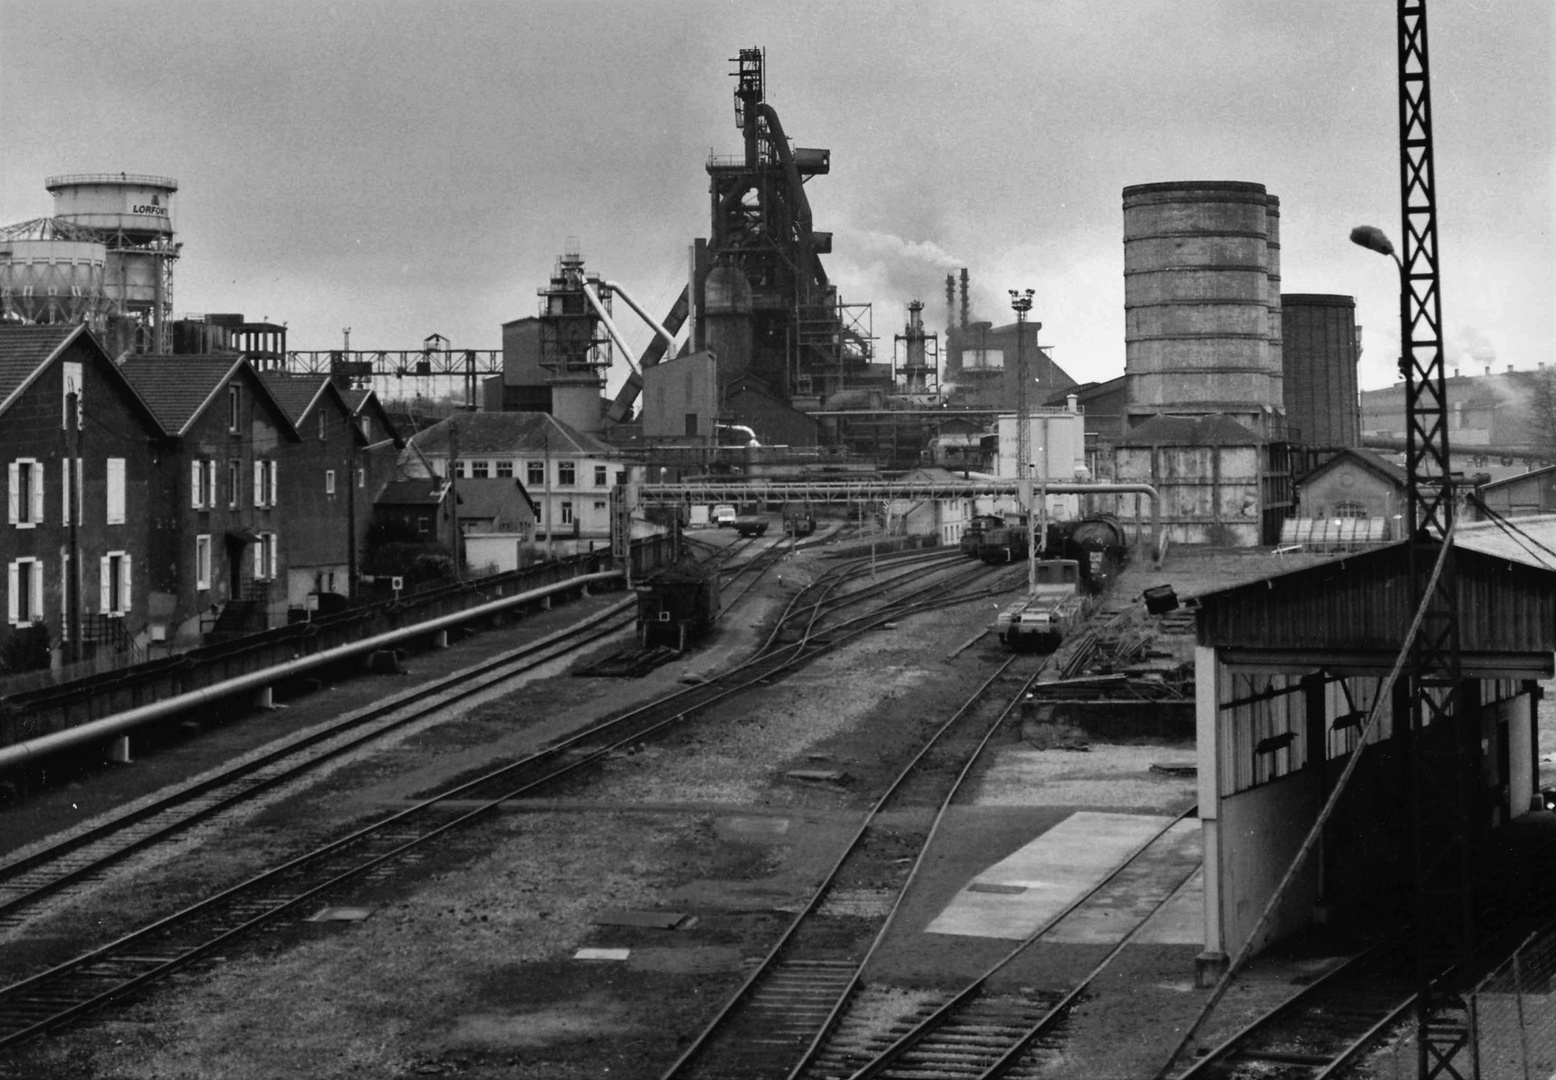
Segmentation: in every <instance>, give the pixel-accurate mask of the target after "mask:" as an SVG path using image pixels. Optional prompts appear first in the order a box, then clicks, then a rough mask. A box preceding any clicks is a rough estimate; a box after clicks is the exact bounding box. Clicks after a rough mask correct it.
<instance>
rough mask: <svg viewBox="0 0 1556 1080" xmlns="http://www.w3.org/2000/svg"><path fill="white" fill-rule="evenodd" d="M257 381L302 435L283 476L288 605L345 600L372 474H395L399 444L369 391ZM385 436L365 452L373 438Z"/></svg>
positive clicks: (305, 378)
mask: <svg viewBox="0 0 1556 1080" xmlns="http://www.w3.org/2000/svg"><path fill="white" fill-rule="evenodd" d="M260 378H261V379H262V380H263V381H264V383H265V385H266V386H267V387H268V388H269V389H270V392H271V393H272V394H273V395H274V396H275V399H276V400H277V401H278V402H280V404H281V406H282V408H284V409H285V410H286V413H287V415H288V417H290V419H291V421H292V425H293V426H294V427H295V428H296V429H297V433H298V435H299V436H301V439H300V441H299V442H298V443H297V444H296V445H295V446H294V447H292V448H291V450H290V453H289V454H288V455H287V458H286V462H285V466H286V467H285V468H284V469H283V470H282V474H281V477H282V478H281V487H282V500H281V501H282V505H283V507H284V509H285V522H286V544H285V548H286V551H285V561H286V599H287V605H288V607H291V608H302V607H304V606H305V605H306V603H307V599H308V596H309V595H310V594H314V593H335V594H336V595H339V596H350V595H351V589H350V583H349V578H348V574H349V572H350V570H351V569H352V567H353V563H352V560H351V554H350V553H351V551H352V550H353V549H354V550H355V551H356V552H357V554H358V557H359V558H360V555H361V552H362V546H363V543H364V541H365V540H366V537H367V527H368V523H369V521H370V520H371V518H372V513H373V502H372V496H373V492H374V491H375V490H376V487H375V481H377V482H380V483H381V482H382V478H381V477H380V476H378V475H376V474H378V473H381V472H382V471H383V470H384V469H385V468H386V467H387V468H389V469H391V470H392V469H393V467H394V458H395V456H396V454H397V453H398V449H399V447H400V446H401V445H403V444H401V443H399V442H398V440H397V439H396V437H395V434H394V429H393V427H392V426H391V425H390V424H389V421H388V417H387V416H386V415H384V413H383V409H382V406H380V405H379V404H378V398H377V396H376V395H375V394H373V393H372V392H371V391H349V390H348V391H345V392H342V391H341V390H340V388H339V387H337V386H336V385H335V384H334V383H333V382H331V381H330V379H329V377H328V376H326V375H290V374H285V373H283V372H275V371H266V372H262V373H261V374H260ZM374 433H378V434H381V435H383V436H384V438H383V439H381V440H380V441H379V443H378V444H377V445H378V446H380V447H382V446H383V444H384V443H387V444H388V448H387V449H388V452H387V453H386V452H382V451H380V450H372V451H370V449H369V447H370V444H372V435H373V434H374Z"/></svg>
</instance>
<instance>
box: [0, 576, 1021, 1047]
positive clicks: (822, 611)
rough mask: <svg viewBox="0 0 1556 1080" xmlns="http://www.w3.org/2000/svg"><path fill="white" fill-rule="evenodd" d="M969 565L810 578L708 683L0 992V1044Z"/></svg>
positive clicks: (668, 719) (276, 915) (905, 605)
mask: <svg viewBox="0 0 1556 1080" xmlns="http://www.w3.org/2000/svg"><path fill="white" fill-rule="evenodd" d="M978 570H979V571H982V572H981V573H979V572H972V573H969V572H966V571H959V572H956V573H952V574H948V575H946V576H945V577H943V578H942V579H940V580H939V581H926V579H925V577H924V573H925V571H924V570H923V569H922V568H917V569H913V570H910V571H909V572H908V573H907V574H905V575H904V576H905V577H907V578H910V579H911V580H909V581H905V582H901V583H899V584H900V586H901V587H903V591H905V592H906V596H905V597H897V598H893V597H889V596H888V597H886V598H885V599H882V598H881V595H882V594H881V592H880V589H881V588H885V586H884V584H881V585H878V587H876V588H871V589H861V590H858V591H857V592H854V593H848V594H844V593H843V591H842V590H843V585H844V584H845V582H846V578H847V575H846V574H841V575H839V576H838V577H836V578H833V579H831V580H827V581H824V582H820V581H819V582H818V583H817V584H816V585H815V586H814V587H812V588H810V589H807V590H806V591H805V593H802V594H800V595H798V596H796V597H795V599H794V600H793V601H791V603H790V605H789V608H788V609H787V610H786V611H785V614H784V619H783V620H780V624H779V625H778V626H777V627H775V628H774V631H773V633H772V634H771V635H770V636H769V638H768V639H767V642H766V644H765V645H764V646H763V647H762V648H761V649H760V650H759V651H758V653H757V655H756V656H755V657H753V658H752V659H750V660H748V661H747V662H745V663H743V664H741V665H739V666H737V667H735V668H733V669H731V670H730V671H728V672H726V673H724V674H722V675H721V676H719V677H717V678H714V679H710V680H708V681H707V682H704V683H700V684H697V685H695V686H691V687H687V688H684V689H681V690H678V691H676V692H675V693H672V694H670V695H667V696H665V697H663V698H660V699H659V700H657V701H654V702H651V703H649V704H647V705H644V706H640V707H638V708H635V709H632V710H629V711H627V712H624V713H622V714H620V715H617V716H615V717H611V718H609V719H605V720H602V721H601V722H600V723H598V724H596V725H594V726H592V727H590V728H588V729H587V730H584V731H580V732H578V733H576V734H574V735H572V736H570V737H568V738H566V739H563V740H560V741H558V742H556V743H554V744H552V745H550V746H548V747H546V748H545V749H543V750H541V751H539V752H537V753H535V754H532V755H529V756H528V757H526V758H524V759H522V760H519V761H513V762H508V763H502V764H498V765H496V766H495V767H493V768H491V769H489V770H487V771H486V772H484V773H482V774H481V775H478V776H475V777H472V778H470V779H467V780H464V781H463V782H459V783H456V784H454V785H452V786H450V787H448V788H446V789H445V790H442V791H439V792H437V793H436V794H434V795H433V796H431V797H429V798H427V799H425V800H423V801H421V802H419V803H417V804H416V805H414V806H411V807H408V808H407V809H405V810H402V811H400V812H398V813H396V814H394V815H392V816H390V817H388V818H386V819H384V820H382V821H379V822H376V823H374V824H372V825H369V826H367V827H364V828H360V829H357V830H355V831H353V832H350V833H349V834H347V835H344V836H341V837H338V838H336V839H333V840H331V841H329V842H327V843H325V844H322V845H321V846H318V847H316V848H314V849H313V850H310V851H307V852H304V853H302V854H299V855H297V856H296V857H293V858H291V859H289V860H288V861H286V862H284V863H282V864H281V865H278V866H275V867H273V868H271V869H269V870H267V871H265V872H263V873H261V874H258V875H256V876H254V877H252V878H250V879H249V880H247V881H244V882H241V883H238V884H236V885H233V886H232V887H230V888H227V889H225V890H223V891H221V892H219V893H218V894H216V895H214V896H211V897H208V898H206V899H204V900H202V901H201V902H199V903H197V904H194V905H191V906H190V907H187V908H185V909H184V910H182V911H180V912H177V913H174V914H171V915H168V916H166V917H165V918H162V919H160V920H159V921H157V922H156V923H154V924H152V925H150V926H147V927H144V928H142V929H139V930H136V931H134V932H132V933H129V934H126V935H125V936H123V937H121V938H119V939H118V940H116V941H113V942H110V943H108V944H106V945H102V946H100V947H98V948H94V949H92V950H90V951H89V952H87V953H84V954H82V955H80V956H77V957H76V958H74V959H72V960H70V961H67V962H66V963H64V964H59V965H56V966H55V967H53V968H50V969H49V970H47V971H42V972H39V973H37V974H35V975H33V976H31V977H29V978H26V979H23V980H22V981H20V982H17V983H14V984H12V985H11V986H8V987H4V988H0V1049H3V1048H5V1047H8V1046H14V1045H17V1044H19V1043H21V1042H24V1041H26V1040H28V1039H31V1038H33V1037H35V1036H37V1035H40V1034H42V1033H44V1032H47V1031H51V1030H55V1029H57V1028H59V1027H61V1026H63V1025H65V1024H68V1023H69V1022H71V1021H72V1020H74V1019H76V1018H78V1017H80V1016H82V1015H85V1014H87V1013H89V1012H91V1011H94V1010H96V1009H98V1008H101V1007H102V1006H104V1005H106V1004H108V1003H109V1002H111V1001H114V1000H116V999H118V998H121V997H123V996H125V995H127V994H130V993H133V992H135V991H136V990H138V989H140V988H142V987H145V986H147V985H149V984H151V983H153V982H156V981H157V980H159V979H161V978H164V977H166V976H167V975H169V974H171V973H173V972H175V971H178V970H180V969H182V968H185V967H187V966H189V965H191V964H194V963H197V962H198V961H200V960H201V959H202V958H203V957H206V956H209V955H211V954H213V952H215V951H217V950H224V949H227V948H229V947H230V946H231V944H232V943H233V942H235V941H236V940H237V939H238V938H240V937H242V936H244V935H246V934H248V933H250V932H252V931H253V930H255V929H257V928H258V927H260V926H263V925H266V924H273V923H274V922H276V921H277V920H280V919H286V918H296V917H300V916H302V915H303V914H304V912H305V911H307V910H310V909H311V907H312V906H313V905H315V904H318V903H321V902H322V901H323V900H324V899H325V898H326V897H328V896H331V895H332V894H335V893H337V892H340V891H341V890H343V889H344V888H345V887H347V886H348V885H349V884H350V883H351V882H353V881H356V880H359V879H362V878H364V877H366V878H368V879H372V878H373V877H375V876H384V875H388V874H390V873H393V868H394V866H395V865H396V864H397V863H400V862H403V861H413V860H415V859H417V858H419V857H420V856H421V854H422V852H424V851H425V850H426V847H425V845H427V844H429V842H431V841H434V840H436V839H437V838H438V837H440V836H443V835H446V834H447V833H449V832H450V831H451V830H454V829H459V828H463V827H467V826H469V825H471V824H474V823H476V822H477V821H479V820H481V819H482V818H484V817H485V816H486V815H488V814H490V813H492V812H493V811H494V810H495V809H496V808H497V807H499V806H500V805H501V804H502V803H503V802H505V801H507V800H508V799H511V798H515V797H519V796H523V795H526V794H531V793H533V792H535V791H537V790H538V789H540V788H542V787H544V786H545V785H548V784H552V783H555V782H556V781H558V780H560V779H561V778H563V777H566V776H571V775H573V774H575V773H577V772H578V771H579V770H581V769H585V768H587V767H588V766H589V765H591V764H593V763H595V762H598V761H601V760H603V759H605V758H606V757H608V756H610V755H612V754H614V753H617V752H619V751H621V750H623V749H625V748H626V747H629V746H634V745H636V744H638V743H640V742H642V741H643V740H645V739H648V738H651V737H654V736H655V735H657V734H658V733H659V732H661V731H664V730H667V729H670V728H673V727H675V726H677V725H680V724H683V723H684V722H685V721H686V720H687V719H688V718H690V717H692V716H694V715H696V714H697V713H699V712H701V711H702V710H704V709H706V708H707V707H708V706H710V705H712V704H714V703H716V702H718V701H721V700H723V699H724V698H727V697H729V696H731V695H733V694H737V693H739V692H740V691H741V690H743V689H745V688H746V687H748V686H752V685H756V684H764V683H766V682H769V681H770V680H771V679H773V678H775V677H778V676H780V675H781V674H782V673H783V672H785V671H786V670H789V669H792V668H794V667H797V666H799V665H801V664H803V663H806V662H808V661H809V660H811V659H813V658H815V657H817V656H820V655H822V654H824V653H825V652H828V651H830V650H831V649H833V648H836V647H837V646H838V645H840V644H842V643H844V642H846V641H848V640H851V639H852V638H853V637H857V636H858V635H860V634H863V633H867V632H869V631H870V630H871V629H873V628H875V627H877V626H879V625H880V624H881V623H883V622H885V621H887V620H890V619H893V618H900V617H902V616H904V615H907V614H912V613H914V612H921V611H926V610H931V609H932V608H934V607H935V606H936V605H942V606H943V605H944V604H946V603H960V602H966V601H967V600H970V599H976V598H981V597H983V596H986V595H988V594H989V591H988V590H986V589H985V590H974V589H970V586H971V585H972V584H973V583H976V582H977V581H979V580H980V579H981V580H984V581H987V580H990V579H991V578H993V577H994V575H990V574H989V573H988V572H987V571H986V569H985V568H982V567H979V568H978ZM867 601H878V602H877V603H875V604H874V606H872V607H871V608H870V610H868V611H866V612H864V613H863V614H856V615H852V616H851V617H849V618H845V619H838V618H837V616H839V615H841V614H845V613H847V612H848V609H849V607H851V606H853V605H856V604H860V603H864V602H867ZM786 622H790V623H795V624H798V626H799V627H800V629H799V630H798V631H796V633H797V634H798V637H797V640H794V641H780V637H781V636H782V635H781V631H783V629H784V624H785V623H786Z"/></svg>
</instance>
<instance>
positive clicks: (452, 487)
mask: <svg viewBox="0 0 1556 1080" xmlns="http://www.w3.org/2000/svg"><path fill="white" fill-rule="evenodd" d="M448 501H449V508H450V509H449V516H450V517H451V518H452V519H453V525H454V528H453V533H454V540H453V543H452V544H450V545H449V546H450V547H452V548H453V549H454V580H455V581H463V580H464V579H465V578H464V574H463V573H462V572H461V568H460V559H459V425H458V424H452V423H451V424H449V426H448Z"/></svg>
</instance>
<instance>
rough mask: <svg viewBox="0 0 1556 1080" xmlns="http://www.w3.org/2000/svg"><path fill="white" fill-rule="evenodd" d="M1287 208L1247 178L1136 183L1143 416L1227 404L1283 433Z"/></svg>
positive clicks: (1129, 336)
mask: <svg viewBox="0 0 1556 1080" xmlns="http://www.w3.org/2000/svg"><path fill="white" fill-rule="evenodd" d="M1278 207H1279V200H1278V199H1275V198H1274V197H1273V196H1271V195H1269V194H1268V193H1267V192H1266V191H1265V190H1264V185H1263V184H1252V183H1243V182H1238V181H1185V182H1180V183H1166V184H1138V185H1135V186H1132V187H1127V188H1125V189H1124V318H1125V331H1124V342H1125V376H1126V385H1127V387H1128V405H1127V411H1128V413H1129V419H1130V423H1131V424H1135V423H1140V422H1142V421H1144V420H1145V419H1147V418H1148V417H1150V416H1152V415H1155V414H1158V413H1170V414H1176V415H1191V416H1192V415H1205V414H1211V413H1221V414H1225V415H1228V416H1231V417H1232V418H1234V419H1236V420H1238V421H1239V422H1241V423H1244V424H1248V425H1249V426H1250V427H1251V428H1252V429H1253V430H1254V431H1256V432H1259V433H1261V434H1266V435H1270V436H1273V435H1276V434H1279V427H1280V420H1279V411H1280V409H1281V407H1282V399H1281V385H1280V384H1281V377H1282V373H1281V365H1280V361H1279V358H1278V354H1279V329H1278V328H1279V310H1280V292H1279V280H1280V256H1279V251H1280V233H1279V221H1280V216H1279V210H1278ZM1272 241H1273V246H1272Z"/></svg>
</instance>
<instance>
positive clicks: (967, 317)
mask: <svg viewBox="0 0 1556 1080" xmlns="http://www.w3.org/2000/svg"><path fill="white" fill-rule="evenodd" d="M971 322H972V312H971V311H970V309H969V306H968V300H967V267H965V266H964V267H962V329H963V330H966V329H967V327H968V324H969V323H971Z"/></svg>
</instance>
